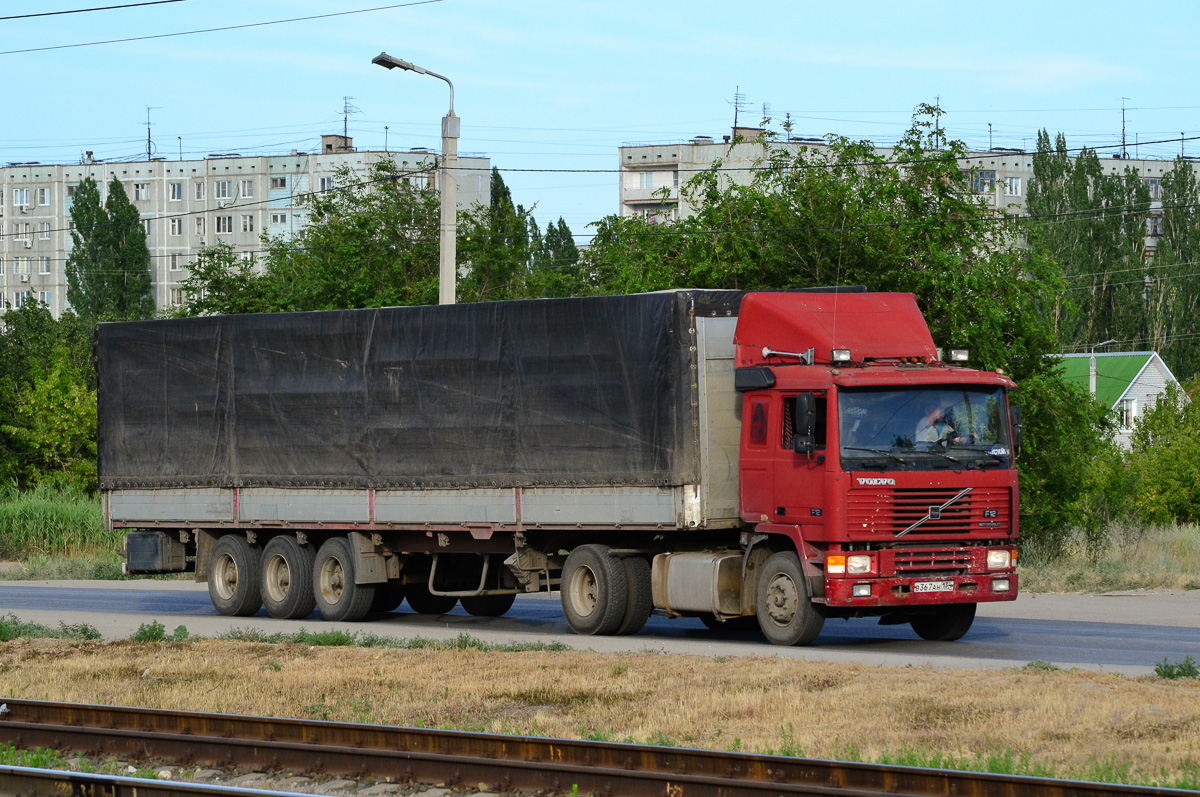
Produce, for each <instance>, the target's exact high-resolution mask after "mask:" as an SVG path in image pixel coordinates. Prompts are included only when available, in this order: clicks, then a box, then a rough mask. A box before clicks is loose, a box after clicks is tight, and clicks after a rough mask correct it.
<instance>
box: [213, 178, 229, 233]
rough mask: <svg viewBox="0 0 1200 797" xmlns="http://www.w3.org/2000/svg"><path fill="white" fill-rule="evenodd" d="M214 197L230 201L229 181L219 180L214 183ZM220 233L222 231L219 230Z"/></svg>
mask: <svg viewBox="0 0 1200 797" xmlns="http://www.w3.org/2000/svg"><path fill="white" fill-rule="evenodd" d="M213 196H214V197H216V198H217V199H229V181H228V180H218V181H217V182H215V183H213ZM217 232H220V230H217Z"/></svg>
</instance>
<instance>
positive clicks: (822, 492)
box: [735, 292, 1020, 644]
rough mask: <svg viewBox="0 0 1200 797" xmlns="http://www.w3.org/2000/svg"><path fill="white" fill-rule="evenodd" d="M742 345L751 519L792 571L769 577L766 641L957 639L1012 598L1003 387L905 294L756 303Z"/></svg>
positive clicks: (764, 596)
mask: <svg viewBox="0 0 1200 797" xmlns="http://www.w3.org/2000/svg"><path fill="white" fill-rule="evenodd" d="M735 344H736V360H735V363H736V368H737V371H736V376H735V380H736V381H735V384H736V386H737V388H738V390H739V391H741V392H742V394H743V397H742V402H743V403H742V439H741V450H740V457H739V468H740V472H739V493H740V505H741V514H742V518H743V520H745V521H746V522H747V523H749V524H753V525H754V529H755V532H756V537H757V538H758V539H762V540H770V541H773V542H778V541H779V540H780V538H786V539H787V541H788V544H787V545H786V546H785V549H787V552H788V554H789V555H790V553H791V550H793V549H794V551H795V557H796V558H797V559H798V560H799V561H798V565H799V573H798V574H797V573H776V572H774V571H779V570H780V568H779V567H778V566H777V567H774V568H768V570H769V571H771V572H765V573H763V574H762V575H760V576H759V578H760V581H763V582H765V583H763V584H761V585H760V589H759V593H758V594H759V602H760V603H761V602H763V601H764V600H765V602H766V604H767V609H768V611H767V614H768V615H769V616H774V617H776V618H777V620H778V625H779V626H780V628H779V629H776V630H777V631H778V632H779V634H781V635H782V636H781V638H778V639H776V638H772V641H776V642H780V643H783V644H804V643H805V642H807V641H811V640H810V639H809V638H808V637H809V636H810V635H811V637H813V638H815V636H816V632H819V630H820V626H821V623H822V622H823V619H824V618H825V617H858V616H879V617H881V618H882V619H881V622H884V623H911V624H912V626H913V628H914V630H915V631H916V632H917V633H918V634H919V635H920V636H922V637H924V638H926V639H940V640H951V639H957V638H959V637H961V636H962V635H963V634H965V633H966V632H967V630H968V629H969V628H970V626H971V622H972V621H973V619H974V616H975V607H976V605H977V604H978V603H981V602H985V601H999V600H1013V599H1015V598H1016V595H1017V574H1016V570H1015V566H1016V548H1015V543H1016V538H1017V527H1018V521H1017V518H1018V509H1019V503H1018V490H1017V471H1016V466H1015V457H1016V452H1017V450H1018V448H1019V446H1020V412H1019V409H1018V408H1016V407H1014V406H1012V404H1011V403H1010V395H1011V391H1013V390H1014V389H1015V388H1016V384H1015V383H1014V382H1013V381H1012V380H1011V379H1009V378H1008V377H1006V376H1004V375H1002V374H998V373H992V372H985V371H978V370H974V369H971V368H968V367H965V365H960V364H957V363H955V362H950V363H947V362H945V361H943V358H942V357H941V355H940V353H939V351H938V349H937V348H936V347H935V346H934V343H933V340H932V338H931V336H930V333H929V330H928V327H927V326H926V324H925V321H924V319H923V317H922V316H921V313H920V311H919V309H918V307H917V303H916V297H915V296H913V295H912V294H873V293H837V292H834V293H811V294H781V293H771V294H768V293H751V294H747V296H746V297H745V299H744V300H743V303H742V307H741V312H740V315H739V319H738V325H737V332H736V335H735ZM951 360H960V361H965V360H966V352H965V351H961V352H960V351H955V352H953V353H952V357H951ZM774 547H775V548H776V549H778V548H779V547H780V546H778V545H775V546H774ZM772 561H774V560H772ZM797 576H798V577H797ZM759 618H760V624H762V625H763V630H764V632H765V633H766V634H767V636H768V637H769V638H771V637H772V628H771V627H770V625H771V623H770V622H766V621H764V619H763V618H764V611H763V610H762V609H761V608H760V611H759ZM814 628H815V631H813V629H814Z"/></svg>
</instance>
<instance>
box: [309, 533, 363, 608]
mask: <svg viewBox="0 0 1200 797" xmlns="http://www.w3.org/2000/svg"><path fill="white" fill-rule="evenodd" d="M313 593H314V596H315V597H316V599H317V608H319V609H320V610H321V616H322V617H323V618H325V619H326V620H345V621H347V622H353V621H355V620H361V619H362V618H364V617H366V616H367V612H369V611H371V601H373V600H374V599H375V585H374V584H355V583H354V555H353V552H352V551H351V550H350V543H349V541H348V540H346V538H345V537H330V538H329V539H328V540H325V542H324V543H322V544H321V549H320V550H319V551H317V560H316V562H315V564H314V565H313Z"/></svg>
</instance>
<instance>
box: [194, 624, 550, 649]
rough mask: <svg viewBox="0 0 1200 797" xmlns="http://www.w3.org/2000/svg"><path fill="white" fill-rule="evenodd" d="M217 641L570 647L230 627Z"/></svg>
mask: <svg viewBox="0 0 1200 797" xmlns="http://www.w3.org/2000/svg"><path fill="white" fill-rule="evenodd" d="M217 638H218V639H225V640H229V641H232V642H264V643H267V644H273V645H278V644H281V643H285V642H292V643H295V644H299V645H312V646H314V647H353V646H357V647H363V648H389V649H394V650H479V651H484V652H487V653H525V652H529V651H564V650H571V648H570V647H568V646H567V645H564V644H563V643H561V642H506V643H493V642H484V641H483V640H481V639H476V638H475V637H473V636H471V635H470V634H459V635H458V636H456V637H454V638H453V639H426V638H425V637H411V638H408V639H395V638H393V637H386V636H378V635H376V634H360V633H358V632H357V631H355V632H350V631H318V632H315V633H314V632H312V631H308V630H305V629H301V630H300V631H295V632H292V633H290V634H285V633H277V634H264V633H263V632H262V631H259V630H257V629H254V628H234V629H233V630H231V631H226V632H225V633H224V634H221V635H220V636H219V637H217Z"/></svg>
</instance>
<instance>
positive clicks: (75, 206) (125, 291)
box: [66, 177, 154, 321]
mask: <svg viewBox="0 0 1200 797" xmlns="http://www.w3.org/2000/svg"><path fill="white" fill-rule="evenodd" d="M71 223H72V225H73V227H74V229H73V230H72V231H71V246H72V249H71V254H70V256H69V257H68V258H67V268H66V271H67V301H69V302H70V303H71V307H72V308H74V309H75V311H76V312H77V313H79V315H80V316H81V317H82V318H84V319H86V320H88V321H101V320H129V319H138V318H149V317H151V316H152V315H154V298H153V296H152V295H151V278H150V249H149V247H147V246H146V231H145V229H144V228H143V227H142V223H141V219H140V218H139V216H138V211H137V208H135V207H134V206H133V203H131V202H130V201H129V197H128V196H126V194H125V189H124V187H123V186H122V185H121V181H120V180H118V179H117V178H115V177H114V178H113V180H112V182H111V183H109V186H108V199H107V200H106V201H105V202H104V204H103V205H101V203H100V188H99V186H98V185H97V184H96V181H95V180H93V179H92V178H91V177H88V178H86V179H84V180H83V182H81V183H80V184H79V187H78V189H76V192H75V197H74V200H73V202H72V204H71Z"/></svg>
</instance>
